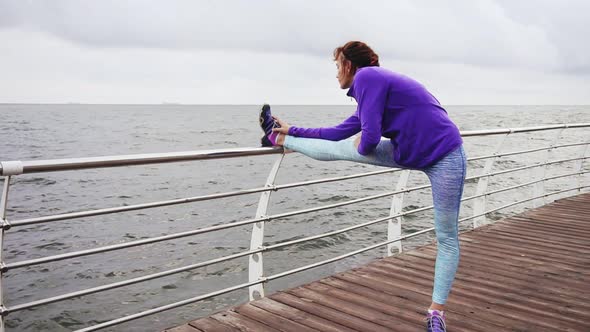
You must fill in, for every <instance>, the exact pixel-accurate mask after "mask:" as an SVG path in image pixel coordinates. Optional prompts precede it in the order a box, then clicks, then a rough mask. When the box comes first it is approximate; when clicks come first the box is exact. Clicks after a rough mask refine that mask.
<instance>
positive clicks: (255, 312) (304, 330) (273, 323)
mask: <svg viewBox="0 0 590 332" xmlns="http://www.w3.org/2000/svg"><path fill="white" fill-rule="evenodd" d="M236 312H237V313H239V314H240V315H242V316H245V317H249V318H251V319H253V320H256V321H258V322H261V323H263V324H265V325H268V326H270V327H272V328H274V329H277V330H279V331H284V332H317V331H318V330H316V329H314V328H311V327H308V326H305V325H302V324H299V323H296V322H294V321H292V320H289V319H287V318H283V317H281V316H279V315H276V314H274V313H272V312H270V311H266V310H264V309H261V308H259V307H256V306H253V305H251V304H245V305H242V306H239V307H237V308H236Z"/></svg>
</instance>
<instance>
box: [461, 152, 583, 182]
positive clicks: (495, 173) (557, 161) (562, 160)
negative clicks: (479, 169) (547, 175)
mask: <svg viewBox="0 0 590 332" xmlns="http://www.w3.org/2000/svg"><path fill="white" fill-rule="evenodd" d="M583 159H590V157H580V158H570V159H561V160H554V161H549V162H546V163H537V164H533V165H527V166H522V167H516V168H510V169H505V170H502V171H497V172H493V173H487V174H481V175H474V176H469V177H466V178H465V181H467V180H474V179H479V178H483V177H486V176H494V175H500V174H506V173H512V172H518V171H523V170H525V169H529V168H535V167H540V166H545V165H552V164H559V163H566V162H570V161H576V160H583Z"/></svg>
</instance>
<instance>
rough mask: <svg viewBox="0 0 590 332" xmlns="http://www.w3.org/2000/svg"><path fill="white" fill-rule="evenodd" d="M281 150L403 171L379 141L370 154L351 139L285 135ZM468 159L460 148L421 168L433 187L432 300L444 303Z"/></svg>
mask: <svg viewBox="0 0 590 332" xmlns="http://www.w3.org/2000/svg"><path fill="white" fill-rule="evenodd" d="M284 147H285V148H287V149H290V150H294V151H297V152H300V153H303V154H304V155H306V156H308V157H310V158H313V159H317V160H325V161H331V160H348V161H355V162H359V163H364V164H371V165H377V166H385V167H395V168H404V167H402V166H399V165H397V164H396V163H395V162H394V161H393V145H392V144H391V142H390V141H389V140H382V141H381V143H379V145H377V148H376V149H375V151H374V152H373V153H371V154H370V155H367V156H363V155H361V154H359V153H358V152H357V149H356V147H355V146H354V140H352V139H347V140H342V141H337V142H335V141H328V140H322V139H313V138H301V137H293V136H285V143H284ZM466 165H467V160H466V157H465V151H464V150H463V147H462V146H461V147H459V148H457V149H456V150H455V151H453V152H451V153H449V154H448V155H446V156H445V157H444V158H443V159H441V160H439V161H438V162H437V163H436V164H434V165H432V166H429V167H427V168H424V169H420V170H421V171H423V172H424V173H426V175H427V176H428V178H429V179H430V183H431V184H432V199H433V202H434V228H435V231H436V240H437V242H438V252H437V255H436V264H435V268H434V289H433V292H432V301H434V302H436V303H438V304H445V302H446V301H447V297H448V295H449V292H450V291H451V285H452V284H453V280H454V279H455V273H456V272H457V266H458V265H459V237H458V221H459V207H460V205H461V195H462V194H463V183H464V180H465V172H466Z"/></svg>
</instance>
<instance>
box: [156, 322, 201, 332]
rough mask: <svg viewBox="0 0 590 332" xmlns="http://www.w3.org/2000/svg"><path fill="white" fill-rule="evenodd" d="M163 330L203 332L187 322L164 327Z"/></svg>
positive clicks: (169, 331)
mask: <svg viewBox="0 0 590 332" xmlns="http://www.w3.org/2000/svg"><path fill="white" fill-rule="evenodd" d="M164 332H203V331H202V330H199V329H196V328H194V327H192V326H190V325H188V324H186V325H181V326H177V327H173V328H170V329H165V330H164Z"/></svg>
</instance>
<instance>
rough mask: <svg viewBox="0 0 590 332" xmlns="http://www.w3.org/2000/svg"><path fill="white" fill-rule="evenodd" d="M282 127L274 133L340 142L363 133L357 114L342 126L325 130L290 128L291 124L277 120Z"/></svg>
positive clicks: (325, 128)
mask: <svg viewBox="0 0 590 332" xmlns="http://www.w3.org/2000/svg"><path fill="white" fill-rule="evenodd" d="M275 120H277V122H278V123H279V124H280V125H281V128H275V129H273V130H274V131H278V132H281V133H283V134H287V135H290V136H296V137H306V138H321V139H325V140H330V141H340V140H343V139H345V138H349V137H351V136H352V135H355V134H357V133H358V132H360V131H361V121H360V120H359V118H358V116H356V114H354V115H352V116H351V117H349V118H348V119H346V120H344V122H342V123H341V124H339V125H337V126H335V127H324V128H301V127H295V126H290V125H289V124H287V123H285V122H283V121H281V120H280V119H278V118H275Z"/></svg>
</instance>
